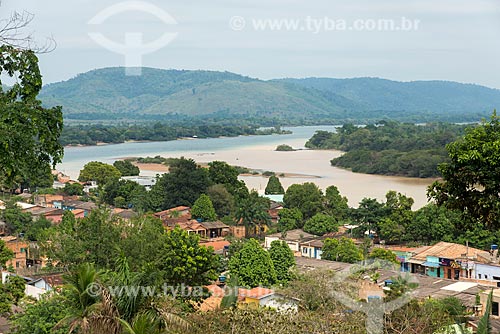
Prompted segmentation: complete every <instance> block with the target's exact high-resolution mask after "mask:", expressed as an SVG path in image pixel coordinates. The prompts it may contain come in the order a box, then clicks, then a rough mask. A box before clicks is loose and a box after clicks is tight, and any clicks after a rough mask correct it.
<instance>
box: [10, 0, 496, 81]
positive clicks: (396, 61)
mask: <svg viewBox="0 0 500 334" xmlns="http://www.w3.org/2000/svg"><path fill="white" fill-rule="evenodd" d="M120 3H121V4H123V3H125V4H127V2H123V1H117V0H43V1H42V0H3V1H2V6H1V7H0V16H1V17H6V16H8V15H9V13H10V12H12V11H13V10H27V11H30V12H32V13H33V14H35V15H36V17H35V20H34V21H33V22H32V25H31V28H32V30H34V31H35V33H36V36H37V38H38V39H39V40H41V41H43V38H44V37H45V36H53V37H54V38H55V40H56V41H57V43H58V47H57V49H56V50H55V51H54V52H52V53H49V54H46V55H41V56H40V58H41V67H42V71H43V74H44V81H45V83H48V82H54V81H60V80H67V79H69V78H71V77H73V76H75V75H76V74H78V73H81V72H85V71H88V70H91V69H95V68H102V67H109V66H124V64H125V58H124V56H123V54H119V53H115V52H112V51H110V50H107V49H106V48H105V47H103V46H101V45H100V44H99V43H97V42H96V41H95V40H93V39H92V38H91V37H90V36H89V34H90V33H100V34H101V35H102V36H105V37H106V38H108V39H109V40H112V41H115V42H117V43H118V44H123V43H124V39H125V35H126V34H130V33H142V35H143V39H144V40H145V43H149V42H151V41H155V40H158V39H159V38H161V37H162V36H163V35H164V34H165V33H170V34H174V33H177V35H176V37H175V38H174V39H173V40H172V41H171V42H170V43H168V44H167V45H165V46H164V47H163V48H161V49H160V50H158V51H155V52H152V53H151V54H148V55H145V56H143V57H142V58H141V59H142V64H143V65H144V66H148V67H158V68H165V69H170V68H174V69H209V70H223V71H231V72H236V73H240V74H244V75H248V76H251V77H257V78H261V79H270V78H281V77H309V76H317V77H337V78H344V77H362V76H371V77H382V78H388V79H394V80H403V81H409V80H431V79H438V80H452V81H459V82H468V83H477V84H482V85H486V86H490V87H495V88H500V63H499V60H500V1H498V0H308V1H305V0H301V1H299V0H240V1H236V0H233V1H229V0H209V1H208V0H199V1H195V0H170V1H160V0H148V1H147V2H145V4H143V5H144V6H146V7H147V5H146V4H150V5H154V6H156V9H155V13H156V14H159V15H152V14H151V13H146V12H141V11H138V10H134V11H129V12H123V13H118V12H116V11H114V12H113V11H112V12H111V14H113V13H114V15H110V17H109V18H107V19H105V20H101V21H103V22H102V23H100V24H94V25H92V24H89V21H91V19H92V18H94V17H95V16H96V15H98V13H100V12H102V11H103V10H104V9H106V8H107V7H109V6H112V5H116V4H120ZM146 7H144V8H146ZM162 11H163V12H165V13H168V14H169V15H170V16H171V17H172V18H173V19H174V20H175V22H176V24H168V22H164V20H162V17H161V15H160V14H161V13H162ZM234 17H237V18H236V19H234ZM402 17H404V18H405V19H408V20H412V22H416V21H415V20H418V21H419V23H418V27H417V29H413V30H411V31H404V30H402V29H399V30H397V31H366V30H364V31H357V30H359V29H357V30H356V29H355V30H349V29H346V30H342V29H343V28H342V26H341V25H342V21H344V22H346V23H347V25H352V24H353V22H354V21H355V20H366V19H371V20H378V19H392V20H394V22H395V24H396V25H398V26H399V25H400V22H401V18H402ZM232 18H233V19H232ZM241 18H243V19H244V20H245V22H246V25H245V26H244V27H242V25H241ZM308 18H309V25H305V24H306V23H305V22H307V20H308ZM325 18H328V19H327V20H326V19H325ZM267 19H276V20H283V19H288V20H298V21H297V22H300V24H301V26H300V28H297V29H290V30H286V29H283V30H280V31H271V30H270V29H267V30H265V31H261V30H258V29H256V28H255V27H254V23H255V20H267ZM312 20H315V22H316V21H317V24H318V27H320V29H319V31H316V30H318V28H315V29H311V27H315V26H312V23H311V22H312ZM328 20H330V22H332V20H333V21H335V22H336V25H340V26H338V27H337V28H336V29H335V30H331V23H330V25H329V26H328V22H327V21H328ZM325 22H326V23H325ZM363 22H366V21H363ZM171 23H172V22H171ZM231 23H232V24H234V25H236V28H237V29H241V30H235V29H234V26H233V27H231ZM329 29H330V30H329ZM361 30H362V29H361Z"/></svg>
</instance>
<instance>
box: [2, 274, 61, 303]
mask: <svg viewBox="0 0 500 334" xmlns="http://www.w3.org/2000/svg"><path fill="white" fill-rule="evenodd" d="M10 276H18V275H16V274H12V273H9V272H2V284H5V283H6V282H7V281H8V278H9V277H10ZM20 277H22V278H23V279H24V281H25V282H26V283H25V288H24V294H25V295H26V296H28V297H32V298H34V299H37V300H38V299H40V297H41V296H42V295H43V294H45V293H47V292H49V291H52V290H53V288H52V286H51V285H50V284H49V283H48V282H46V281H45V280H44V279H43V278H37V279H33V278H31V277H25V276H20Z"/></svg>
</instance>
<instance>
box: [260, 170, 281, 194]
mask: <svg viewBox="0 0 500 334" xmlns="http://www.w3.org/2000/svg"><path fill="white" fill-rule="evenodd" d="M265 193H266V195H282V194H284V193H285V189H283V186H282V185H281V182H280V179H278V178H277V177H276V176H274V175H271V176H270V177H269V180H268V181H267V186H266V189H265Z"/></svg>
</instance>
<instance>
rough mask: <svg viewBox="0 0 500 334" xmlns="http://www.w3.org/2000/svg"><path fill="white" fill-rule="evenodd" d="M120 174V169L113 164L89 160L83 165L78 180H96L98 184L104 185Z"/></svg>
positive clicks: (117, 177)
mask: <svg viewBox="0 0 500 334" xmlns="http://www.w3.org/2000/svg"><path fill="white" fill-rule="evenodd" d="M121 175H122V174H121V173H120V171H119V170H118V169H117V168H116V167H115V166H113V165H109V164H106V163H104V162H100V161H91V162H88V163H86V164H85V166H83V169H82V170H81V171H80V175H79V176H78V181H80V182H88V181H96V182H97V184H98V185H100V186H104V185H105V184H106V183H108V182H110V181H112V180H117V179H119V178H120V176H121Z"/></svg>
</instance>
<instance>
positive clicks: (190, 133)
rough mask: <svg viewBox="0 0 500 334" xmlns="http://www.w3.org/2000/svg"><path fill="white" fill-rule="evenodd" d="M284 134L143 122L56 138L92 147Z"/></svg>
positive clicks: (70, 130)
mask: <svg viewBox="0 0 500 334" xmlns="http://www.w3.org/2000/svg"><path fill="white" fill-rule="evenodd" d="M275 133H278V134H284V133H288V132H287V131H284V130H281V128H279V127H275V128H267V129H259V128H258V127H257V126H255V125H215V124H203V123H201V124H200V122H199V123H198V125H188V124H178V125H175V124H164V123H160V122H158V123H145V124H140V125H127V124H122V125H103V124H96V125H66V126H65V127H64V130H63V132H62V135H61V137H60V139H59V141H60V143H61V144H62V145H96V144H97V143H99V142H101V143H114V144H116V143H123V142H125V141H133V140H137V141H169V140H176V139H179V138H188V137H190V138H193V137H194V138H216V137H222V136H224V137H236V136H241V135H270V134H275Z"/></svg>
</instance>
